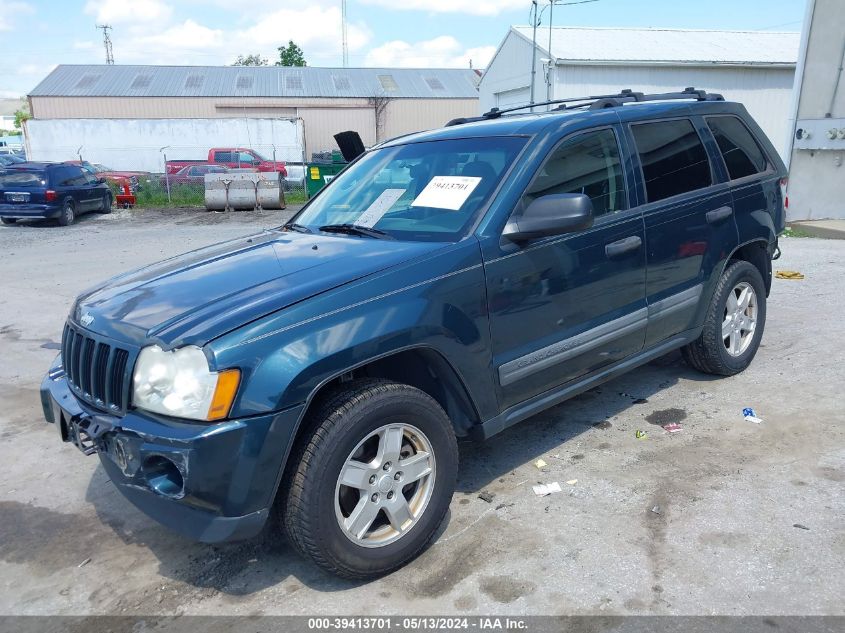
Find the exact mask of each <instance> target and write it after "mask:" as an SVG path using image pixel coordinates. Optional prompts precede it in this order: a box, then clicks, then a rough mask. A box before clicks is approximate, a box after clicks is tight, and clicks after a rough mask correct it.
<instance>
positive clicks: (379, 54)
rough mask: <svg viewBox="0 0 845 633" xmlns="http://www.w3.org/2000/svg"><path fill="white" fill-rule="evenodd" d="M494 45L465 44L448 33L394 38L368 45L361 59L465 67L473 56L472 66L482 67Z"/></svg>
mask: <svg viewBox="0 0 845 633" xmlns="http://www.w3.org/2000/svg"><path fill="white" fill-rule="evenodd" d="M495 52H496V47H495V46H478V47H475V48H464V46H463V45H462V44H461V43H460V42H459V41H458V40H457V39H455V38H454V37H452V36H451V35H441V36H440V37H435V38H434V39H431V40H425V41H422V42H416V43H410V42H405V41H403V40H393V41H390V42H386V43H384V44H382V45H381V46H377V47H376V48H373V49H371V50H370V51H369V52H368V53H367V56H366V57H365V59H364V65H365V66H400V67H405V68H467V67H468V66H469V61H470V60H472V65H473V67H474V68H484V67H485V66H486V65H487V63H488V62H489V61H490V59H491V58H492V57H493V53H495Z"/></svg>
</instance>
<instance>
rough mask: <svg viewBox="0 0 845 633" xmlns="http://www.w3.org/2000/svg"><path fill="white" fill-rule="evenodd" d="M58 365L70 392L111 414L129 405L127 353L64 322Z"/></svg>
mask: <svg viewBox="0 0 845 633" xmlns="http://www.w3.org/2000/svg"><path fill="white" fill-rule="evenodd" d="M62 363H63V365H64V369H65V374H66V376H67V381H68V384H69V385H70V388H71V389H72V390H73V392H74V393H75V394H76V395H77V396H79V397H80V398H82V399H83V400H85V401H86V402H89V403H90V404H93V405H94V406H96V407H100V408H103V409H106V410H110V411H112V412H124V411H126V409H127V407H128V405H129V384H130V376H129V375H128V373H129V370H130V369H131V368H130V367H129V350H127V349H123V348H120V347H117V346H115V345H112V344H111V343H109V342H107V341H105V340H101V339H99V338H98V337H96V336H95V335H92V334H91V333H90V332H86V331H84V330H82V329H78V328H77V327H76V326H74V325H72V324H70V323H67V324H66V325H65V329H64V332H63V334H62Z"/></svg>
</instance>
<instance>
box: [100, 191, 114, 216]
mask: <svg viewBox="0 0 845 633" xmlns="http://www.w3.org/2000/svg"><path fill="white" fill-rule="evenodd" d="M111 206H112V197H111V194H110V193H107V194H106V195H105V196H103V208H102V209H100V213H102V214H106V213H111Z"/></svg>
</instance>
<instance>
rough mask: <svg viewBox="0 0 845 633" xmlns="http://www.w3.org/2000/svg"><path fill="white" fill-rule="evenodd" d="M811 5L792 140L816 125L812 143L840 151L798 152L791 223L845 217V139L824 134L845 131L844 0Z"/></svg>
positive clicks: (794, 159) (791, 183) (789, 132)
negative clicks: (844, 68)
mask: <svg viewBox="0 0 845 633" xmlns="http://www.w3.org/2000/svg"><path fill="white" fill-rule="evenodd" d="M809 5H810V6H809V7H808V11H807V19H806V20H805V23H804V29H805V33H804V35H805V37H806V50H805V56H804V68H803V74H802V73H801V72H800V69H799V76H797V77H796V85H795V91H796V92H797V103H796V105H797V113H796V114H797V119H798V120H797V122H793V124H792V125H790V126H789V128H788V130H787V136H788V138H790V139H792V138H794V136H793V135H794V133H795V130H796V129H797V128H798V127H801V128H804V129H806V128H809V127H814V128H815V129H816V130H817V131H816V136H815V138H812V139H810V140H811V141H813V142H811V143H808V144H807V145H829V146H830V147H832V148H835V149H797V148H796V149H793V150H792V152H791V160H790V165H789V209H788V211H787V219H789V220H819V219H829V218H833V219H845V166H843V162H845V140H840V139H837V140H836V141H835V142H833V143H832V142H829V141H828V139H827V138H826V137H825V136H824V133H825V131H826V130H827V129H829V128H831V127H837V128H843V127H845V76H843V73H842V70H841V69H840V66H841V64H842V60H843V53H845V12H843V11H842V0H815V2H812V1H811V2H810V3H809ZM800 63H801V61H800V60H799V64H800ZM837 78H838V81H839V85H838V89H837V86H836V83H837ZM834 90H836V92H835V94H834ZM831 103H832V107H831ZM814 122H815V123H816V125H815V126H814V125H813V124H814Z"/></svg>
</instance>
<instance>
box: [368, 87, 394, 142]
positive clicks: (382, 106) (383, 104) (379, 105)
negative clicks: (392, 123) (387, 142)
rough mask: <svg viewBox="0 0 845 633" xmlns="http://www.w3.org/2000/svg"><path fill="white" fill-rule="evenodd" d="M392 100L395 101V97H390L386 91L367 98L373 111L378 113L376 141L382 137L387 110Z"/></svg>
mask: <svg viewBox="0 0 845 633" xmlns="http://www.w3.org/2000/svg"><path fill="white" fill-rule="evenodd" d="M391 101H393V97H388V96H387V95H385V94H384V93H381V94H377V95H374V96H372V97H368V98H367V104H368V105H369V106H370V107H372V109H373V113H375V115H376V141H380V140H381V139H382V132H383V131H384V122H385V119H386V118H387V112H386V110H387V106H388V105H389V104H390V102H391Z"/></svg>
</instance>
